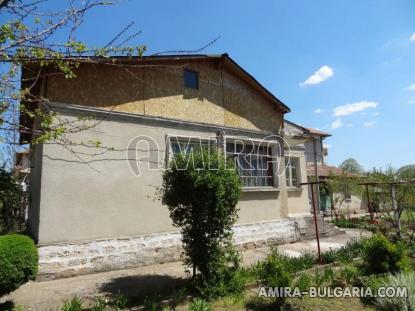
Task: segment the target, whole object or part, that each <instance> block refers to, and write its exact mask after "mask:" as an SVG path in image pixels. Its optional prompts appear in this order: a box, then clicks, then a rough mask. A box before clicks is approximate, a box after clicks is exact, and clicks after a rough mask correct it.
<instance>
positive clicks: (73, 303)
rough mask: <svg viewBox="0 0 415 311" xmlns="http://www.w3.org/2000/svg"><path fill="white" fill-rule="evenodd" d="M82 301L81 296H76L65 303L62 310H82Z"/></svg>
mask: <svg viewBox="0 0 415 311" xmlns="http://www.w3.org/2000/svg"><path fill="white" fill-rule="evenodd" d="M82 303H83V301H82V299H81V298H79V297H74V298H72V299H71V300H69V301H66V302H65V303H64V304H63V306H62V308H61V311H82Z"/></svg>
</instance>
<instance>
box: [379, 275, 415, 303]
mask: <svg viewBox="0 0 415 311" xmlns="http://www.w3.org/2000/svg"><path fill="white" fill-rule="evenodd" d="M383 286H386V287H394V288H401V289H403V288H406V290H407V297H377V298H376V300H375V302H374V305H375V306H376V307H377V309H379V310H385V311H386V310H387V311H389V310H405V311H406V310H408V311H409V310H415V273H414V272H411V273H407V274H405V273H398V274H396V275H389V277H388V278H387V279H386V280H385V282H384V284H383Z"/></svg>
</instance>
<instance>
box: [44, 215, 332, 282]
mask: <svg viewBox="0 0 415 311" xmlns="http://www.w3.org/2000/svg"><path fill="white" fill-rule="evenodd" d="M319 223H320V229H319V231H320V232H322V234H323V235H327V234H333V232H336V230H335V227H333V226H332V225H331V224H328V223H326V222H324V221H322V220H319ZM324 223H326V224H327V225H326V224H324ZM313 230H314V227H313V219H312V217H311V216H303V217H295V218H288V219H281V220H276V221H272V222H261V223H254V224H242V225H237V226H235V228H234V232H235V234H234V239H235V245H237V247H238V248H240V249H249V248H255V247H261V246H266V245H276V244H283V243H289V242H295V241H300V240H303V239H307V238H312V237H313V232H314V231H313ZM180 253H181V241H180V234H179V233H177V232H170V233H160V234H153V235H147V236H140V237H126V238H121V237H120V238H113V239H102V240H95V241H86V242H76V243H65V244H53V245H44V246H39V257H40V258H39V273H38V278H39V279H43V280H44V279H53V278H60V277H68V276H74V275H79V274H87V273H93V272H100V271H109V270H117V269H125V268H132V267H137V266H144V265H150V264H157V263H164V262H171V261H177V260H180Z"/></svg>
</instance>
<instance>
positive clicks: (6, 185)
mask: <svg viewBox="0 0 415 311" xmlns="http://www.w3.org/2000/svg"><path fill="white" fill-rule="evenodd" d="M22 204H23V193H22V191H21V189H20V187H19V186H18V185H17V183H16V181H15V180H14V178H13V176H12V174H11V173H10V172H7V171H6V170H4V169H3V168H0V233H11V232H16V231H18V230H19V229H21V228H20V226H21V224H22V223H23V221H24V219H23V217H24V215H23V212H22V207H23V206H22Z"/></svg>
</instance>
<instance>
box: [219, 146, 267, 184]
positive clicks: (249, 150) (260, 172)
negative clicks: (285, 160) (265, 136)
mask: <svg viewBox="0 0 415 311" xmlns="http://www.w3.org/2000/svg"><path fill="white" fill-rule="evenodd" d="M226 155H227V156H228V157H229V158H231V159H234V161H235V163H236V166H237V168H238V171H239V175H240V178H241V182H242V185H243V186H244V187H273V186H274V174H273V165H272V164H273V163H272V150H271V147H269V146H268V145H266V146H261V145H253V144H243V143H237V142H232V141H231V142H229V143H228V142H227V143H226Z"/></svg>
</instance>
